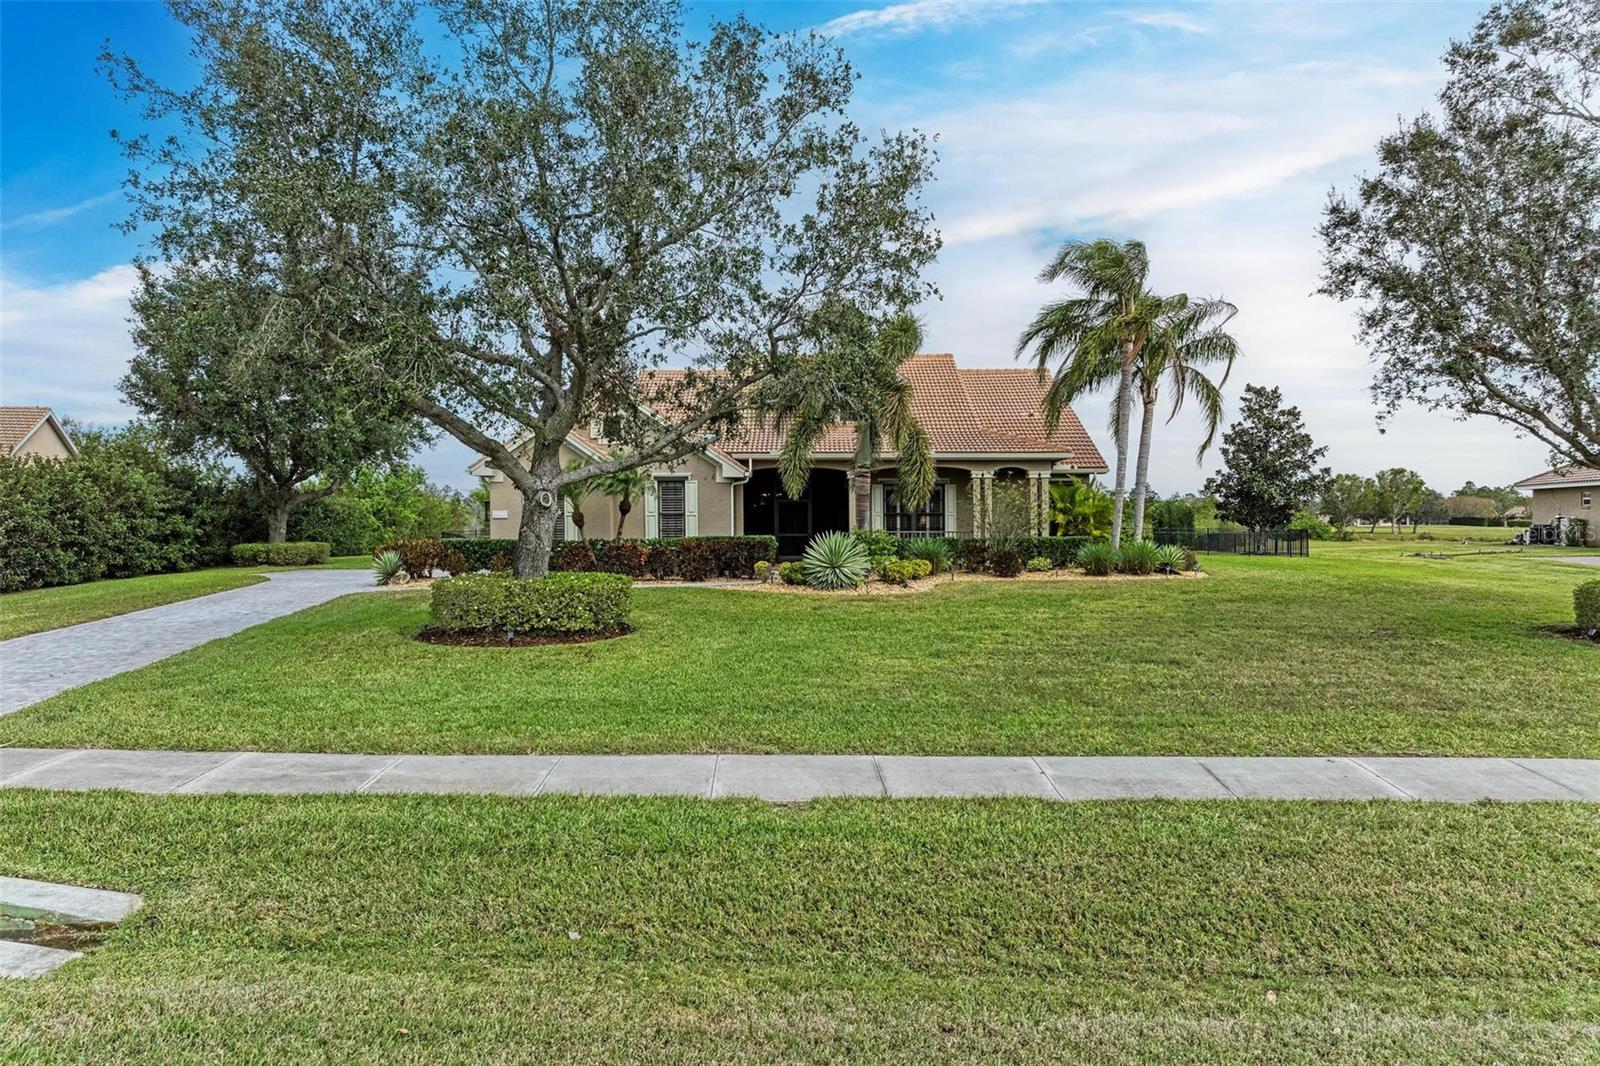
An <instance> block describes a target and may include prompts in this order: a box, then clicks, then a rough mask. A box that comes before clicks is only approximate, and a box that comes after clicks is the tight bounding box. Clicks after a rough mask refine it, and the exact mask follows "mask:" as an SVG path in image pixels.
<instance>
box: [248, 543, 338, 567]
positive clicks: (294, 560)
mask: <svg viewBox="0 0 1600 1066" xmlns="http://www.w3.org/2000/svg"><path fill="white" fill-rule="evenodd" d="M332 551H333V545H331V544H329V543H328V542H327V541H325V540H288V541H284V542H283V543H282V544H261V543H255V544H235V545H234V546H233V561H234V562H235V563H237V564H238V565H239V566H308V565H311V564H314V563H325V562H327V561H328V555H329V554H330V553H331V552H332Z"/></svg>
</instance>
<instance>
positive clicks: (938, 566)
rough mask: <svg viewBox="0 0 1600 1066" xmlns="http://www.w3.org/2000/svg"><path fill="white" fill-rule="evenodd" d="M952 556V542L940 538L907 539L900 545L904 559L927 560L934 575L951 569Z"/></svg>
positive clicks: (930, 571) (901, 555)
mask: <svg viewBox="0 0 1600 1066" xmlns="http://www.w3.org/2000/svg"><path fill="white" fill-rule="evenodd" d="M950 556H951V551H950V542H949V541H947V540H944V539H942V538H940V537H907V538H906V539H905V540H904V541H903V542H902V543H901V545H900V557H901V558H902V559H923V560H926V561H927V563H928V567H929V573H933V574H942V573H944V572H945V571H946V570H948V569H950Z"/></svg>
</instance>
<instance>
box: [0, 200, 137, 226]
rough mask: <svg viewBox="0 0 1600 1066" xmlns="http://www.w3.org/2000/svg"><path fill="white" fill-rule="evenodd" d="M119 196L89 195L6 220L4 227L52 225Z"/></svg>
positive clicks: (100, 205) (111, 201)
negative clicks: (64, 204) (72, 202)
mask: <svg viewBox="0 0 1600 1066" xmlns="http://www.w3.org/2000/svg"><path fill="white" fill-rule="evenodd" d="M121 197H122V194H121V193H120V192H115V191H113V192H106V193H101V194H100V195H99V196H91V197H89V198H88V199H86V200H79V201H78V202H77V203H75V204H67V205H66V206H65V207H51V208H46V209H45V210H43V211H32V212H29V213H28V214H26V215H19V216H17V217H16V218H14V219H11V220H9V221H7V222H6V224H5V228H6V229H12V228H17V229H43V228H44V227H46V226H53V225H55V224H56V223H57V222H65V221H66V220H67V219H69V218H72V217H73V216H74V215H80V214H82V213H83V212H85V211H91V210H93V209H94V208H96V207H104V206H105V205H106V204H109V203H113V202H115V201H116V200H119V199H121Z"/></svg>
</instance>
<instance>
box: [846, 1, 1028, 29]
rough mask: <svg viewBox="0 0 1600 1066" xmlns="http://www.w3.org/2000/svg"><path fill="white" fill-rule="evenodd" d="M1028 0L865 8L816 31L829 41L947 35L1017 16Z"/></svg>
mask: <svg viewBox="0 0 1600 1066" xmlns="http://www.w3.org/2000/svg"><path fill="white" fill-rule="evenodd" d="M1027 2H1028V0H1009V2H1006V0H964V2H963V0H910V2H909V3H903V4H891V5H889V6H888V7H875V8H867V9H865V10H862V11H852V12H850V13H849V14H848V15H840V16H839V17H838V18H836V19H830V20H828V21H827V22H824V23H823V24H822V25H820V26H818V27H817V32H818V33H821V34H825V35H827V36H829V37H843V36H845V35H846V34H852V33H876V34H882V35H886V36H902V35H905V34H912V33H922V32H924V31H927V30H935V31H948V30H951V29H954V28H955V27H957V26H962V25H967V24H969V23H974V22H983V21H986V20H988V19H990V18H994V17H995V16H997V15H1002V16H1003V15H1009V14H1015V13H1017V12H1018V11H1019V10H1020V9H1021V8H1022V7H1023V6H1024V5H1025V4H1026V3H1027Z"/></svg>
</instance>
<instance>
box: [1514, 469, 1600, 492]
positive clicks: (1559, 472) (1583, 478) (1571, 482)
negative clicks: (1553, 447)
mask: <svg viewBox="0 0 1600 1066" xmlns="http://www.w3.org/2000/svg"><path fill="white" fill-rule="evenodd" d="M1597 485H1600V469H1596V468H1594V467H1592V466H1563V467H1557V468H1555V469H1553V470H1546V471H1545V472H1544V473H1542V474H1535V475H1533V476H1532V477H1525V478H1523V479H1522V480H1521V481H1519V482H1517V488H1519V489H1576V488H1589V487H1592V486H1597Z"/></svg>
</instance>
